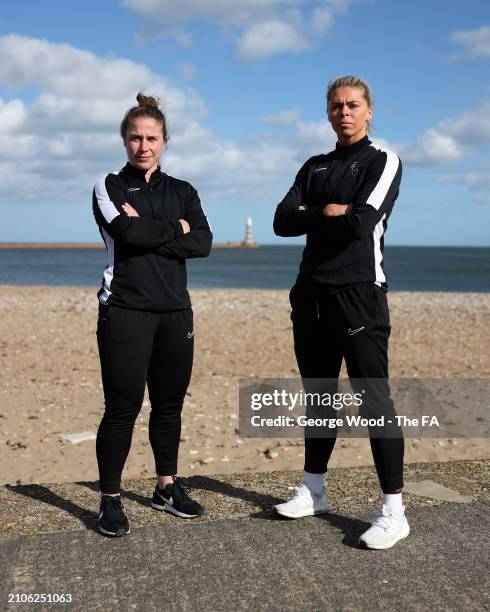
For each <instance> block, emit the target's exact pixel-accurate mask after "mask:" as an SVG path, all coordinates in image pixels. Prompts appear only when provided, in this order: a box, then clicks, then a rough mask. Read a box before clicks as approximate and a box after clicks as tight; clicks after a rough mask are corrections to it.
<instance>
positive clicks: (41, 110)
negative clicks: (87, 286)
mask: <svg viewBox="0 0 490 612" xmlns="http://www.w3.org/2000/svg"><path fill="white" fill-rule="evenodd" d="M0 54H1V55H2V59H3V61H2V63H1V65H0V86H2V88H3V89H7V90H8V89H10V90H11V92H12V99H10V100H7V99H3V100H0V128H1V129H0V196H1V199H2V201H3V202H11V203H15V204H16V205H18V204H20V203H23V202H24V203H25V202H28V201H37V202H40V203H41V202H50V203H55V202H59V203H63V204H66V205H70V203H71V202H80V201H83V200H86V201H87V204H88V203H89V201H90V192H91V188H92V185H93V183H94V181H95V179H96V178H97V177H98V176H99V175H100V174H102V173H103V172H108V171H111V170H115V169H117V168H118V167H121V166H122V165H123V164H124V163H125V151H124V149H123V146H122V142H121V138H120V136H119V123H120V121H121V119H122V117H123V115H124V113H125V111H126V110H127V109H128V108H129V107H130V106H132V105H134V104H135V95H136V93H137V92H138V91H139V90H142V91H144V92H145V93H150V94H154V95H157V96H159V97H160V100H161V102H162V105H163V107H164V109H165V111H166V114H167V120H168V125H169V132H170V144H169V150H168V151H167V152H166V153H165V155H164V158H163V160H162V161H163V164H164V167H165V168H166V170H167V171H168V172H169V173H170V174H175V175H176V176H182V177H184V178H186V179H189V180H192V182H195V183H196V186H197V187H199V189H200V190H202V191H203V192H204V193H205V194H206V196H207V197H210V198H214V201H223V198H225V199H226V198H231V197H233V200H234V201H236V202H240V201H249V199H250V198H253V200H254V201H256V202H264V201H266V202H268V201H270V199H271V198H272V200H273V201H275V199H277V195H278V193H277V190H278V184H282V183H281V181H284V184H286V182H289V180H290V179H291V177H292V176H294V174H295V173H296V172H297V170H298V168H299V166H300V163H301V161H302V155H303V152H304V148H303V149H302V146H303V145H302V144H301V143H296V142H292V141H291V140H290V139H288V138H287V137H284V136H277V135H276V136H274V135H272V136H271V135H270V134H269V135H267V136H264V135H260V136H257V137H254V138H249V139H246V140H236V139H231V138H225V137H223V136H222V135H221V134H219V133H217V132H216V131H214V130H211V129H209V128H207V127H206V126H205V125H204V121H205V119H206V116H207V107H206V105H205V103H204V101H203V100H202V99H201V98H200V97H199V95H198V94H197V93H196V92H195V91H193V90H192V89H189V88H182V87H177V86H176V85H175V84H174V83H173V82H172V81H171V80H169V79H167V78H165V77H164V76H162V75H160V74H157V73H155V72H152V71H151V70H150V69H149V68H148V67H147V66H145V65H143V64H139V63H136V62H133V61H130V60H126V59H123V58H117V57H109V58H106V57H98V56H96V55H95V54H93V53H90V52H88V51H84V50H81V49H77V48H76V47H73V46H71V45H62V44H55V43H52V42H49V41H47V40H41V39H35V38H29V37H26V36H18V35H10V36H5V37H0ZM27 87H28V88H35V89H36V90H37V91H38V93H37V96H36V97H35V98H34V100H33V101H32V102H30V103H25V102H23V101H22V100H20V99H19V98H18V97H15V96H16V94H15V92H16V91H22V89H24V88H27ZM12 133H13V134H14V135H15V147H12ZM307 140H308V138H303V140H302V141H301V142H302V143H303V144H304V145H305V147H307V145H308V143H307ZM279 190H280V188H279Z"/></svg>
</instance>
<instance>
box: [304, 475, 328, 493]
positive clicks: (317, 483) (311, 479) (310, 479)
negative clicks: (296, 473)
mask: <svg viewBox="0 0 490 612" xmlns="http://www.w3.org/2000/svg"><path fill="white" fill-rule="evenodd" d="M324 478H325V474H312V473H311V472H305V473H304V476H303V482H304V483H305V485H306V486H307V487H308V489H310V491H312V492H313V493H315V494H316V495H321V494H322V493H323V481H324Z"/></svg>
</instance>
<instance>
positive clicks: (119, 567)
mask: <svg viewBox="0 0 490 612" xmlns="http://www.w3.org/2000/svg"><path fill="white" fill-rule="evenodd" d="M489 505H490V504H489V503H488V502H473V503H471V504H468V505H465V506H464V509H463V507H462V506H461V504H451V503H445V504H441V505H439V506H434V507H423V506H418V507H417V506H415V507H413V508H412V509H411V510H410V512H409V514H408V518H409V521H410V524H411V528H412V534H411V535H410V537H409V538H407V539H406V540H404V541H403V542H400V543H399V544H398V545H397V546H396V547H395V548H393V549H391V550H388V551H368V550H362V549H359V548H358V547H357V539H358V537H359V535H360V534H361V533H362V532H363V531H364V530H365V529H366V528H367V527H368V524H369V521H370V520H371V519H372V518H373V512H372V511H369V512H367V513H365V514H363V515H362V514H358V515H357V516H352V515H347V514H328V515H324V516H322V517H309V518H307V519H301V520H297V521H288V520H281V519H275V518H273V517H272V516H264V515H258V516H256V517H249V518H237V519H223V520H217V521H214V522H207V523H203V522H198V523H189V522H186V523H184V522H182V521H180V522H178V520H177V519H175V520H174V521H173V522H171V523H166V524H164V525H152V526H149V527H142V528H139V529H138V528H137V529H134V530H133V531H132V534H131V535H130V536H129V537H127V538H122V539H117V540H112V539H105V538H102V537H101V536H100V535H98V534H97V533H95V532H93V531H90V530H84V531H77V532H73V531H72V532H66V533H55V534H40V535H34V536H30V537H22V538H19V539H17V540H15V541H13V542H8V543H6V544H3V545H2V547H3V555H4V557H3V559H2V561H4V562H6V563H7V565H8V567H9V570H8V571H7V572H6V573H4V575H3V576H2V578H3V580H2V582H3V581H5V582H3V584H4V589H3V601H2V602H1V603H3V604H4V606H6V609H11V608H12V609H14V608H17V609H22V610H30V609H31V608H32V609H34V608H35V609H36V610H52V609H54V608H57V609H58V608H60V604H57V605H54V604H53V605H50V606H49V605H43V604H33V605H32V606H29V605H26V604H22V606H21V608H19V604H10V605H9V604H8V603H7V601H6V597H8V593H13V594H21V593H59V594H60V593H64V594H71V596H72V598H73V603H72V604H70V609H73V610H112V609H116V608H117V609H120V610H142V609H144V610H145V611H153V610H159V611H160V610H162V609H165V610H183V611H186V610H212V611H220V610H226V611H228V610H230V609H231V610H259V611H261V610H264V611H268V612H269V611H275V610H278V611H279V610H281V611H284V610H295V611H297V610H299V611H301V610H308V611H311V610H322V611H330V610H336V611H337V610H345V611H354V610H356V611H357V610H363V611H366V610H367V611H370V610H376V611H378V610H388V609H389V610H391V609H393V608H397V609H403V610H414V611H415V610H417V611H419V610H428V609H438V610H463V609H464V610H465V611H468V610H485V609H488V607H487V606H488V599H487V597H488V595H487V589H488V576H489V575H490V571H489V570H490V568H489V566H488V558H489V556H488V534H489V531H490V530H489V527H490V524H489V523H490V518H489V517H490V514H489Z"/></svg>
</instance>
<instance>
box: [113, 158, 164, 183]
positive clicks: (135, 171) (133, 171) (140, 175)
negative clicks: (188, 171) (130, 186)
mask: <svg viewBox="0 0 490 612" xmlns="http://www.w3.org/2000/svg"><path fill="white" fill-rule="evenodd" d="M121 172H122V174H125V175H126V176H131V177H133V178H137V179H139V180H140V181H143V182H144V183H146V179H145V175H146V172H147V171H146V170H140V169H139V168H135V167H134V166H132V165H131V164H130V163H129V162H128V163H127V164H126V165H125V166H124V168H123V169H122V170H121ZM161 176H163V172H162V170H161V166H160V164H158V166H157V167H156V169H155V170H154V171H153V172H152V174H151V176H150V180H149V183H153V182H154V181H156V180H158V179H159V178H160V177H161Z"/></svg>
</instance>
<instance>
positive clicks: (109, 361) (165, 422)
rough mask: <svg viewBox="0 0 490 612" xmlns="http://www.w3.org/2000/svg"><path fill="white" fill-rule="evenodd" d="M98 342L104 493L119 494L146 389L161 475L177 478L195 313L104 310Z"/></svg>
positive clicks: (100, 461)
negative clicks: (102, 399) (100, 376)
mask: <svg viewBox="0 0 490 612" xmlns="http://www.w3.org/2000/svg"><path fill="white" fill-rule="evenodd" d="M97 341H98V346H99V356H100V364H101V371H102V383H103V387H104V397H105V413H104V416H103V418H102V421H101V423H100V425H99V430H98V432H97V443H96V449H97V461H98V464H99V475H100V490H101V492H103V493H117V492H119V489H120V485H121V473H122V470H123V467H124V463H125V461H126V458H127V456H128V453H129V449H130V446H131V438H132V434H133V426H134V422H135V420H136V417H137V416H138V413H139V411H140V409H141V405H142V403H143V397H144V392H145V385H146V384H148V392H149V396H150V402H151V413H150V424H149V436H150V444H151V446H152V449H153V454H154V457H155V468H156V473H157V474H159V475H161V476H167V475H168V476H171V475H174V474H176V473H177V456H178V450H179V441H180V428H181V411H182V403H183V401H184V396H185V392H186V390H187V387H188V385H189V382H190V378H191V371H192V359H193V352H194V333H193V325H192V310H191V309H190V308H188V309H186V310H178V311H175V312H163V313H154V312H145V311H141V310H130V309H127V308H120V307H117V306H103V305H100V307H99V319H98V323H97Z"/></svg>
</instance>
